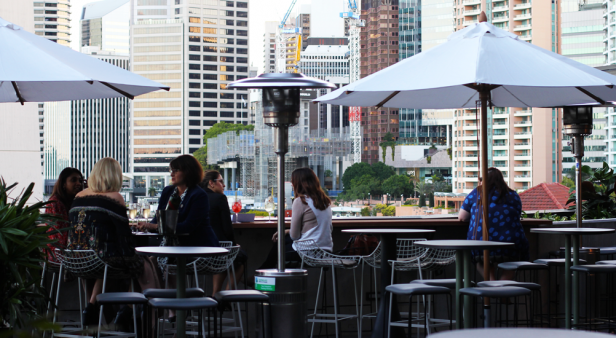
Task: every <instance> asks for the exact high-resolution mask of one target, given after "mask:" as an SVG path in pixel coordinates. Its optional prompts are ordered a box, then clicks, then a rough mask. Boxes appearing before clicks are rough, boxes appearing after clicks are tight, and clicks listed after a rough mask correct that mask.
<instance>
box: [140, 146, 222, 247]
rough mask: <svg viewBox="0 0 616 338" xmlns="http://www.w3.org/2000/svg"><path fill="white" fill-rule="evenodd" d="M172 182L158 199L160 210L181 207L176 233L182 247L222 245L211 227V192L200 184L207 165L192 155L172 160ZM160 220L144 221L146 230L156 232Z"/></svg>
mask: <svg viewBox="0 0 616 338" xmlns="http://www.w3.org/2000/svg"><path fill="white" fill-rule="evenodd" d="M169 168H170V172H171V183H172V185H170V186H167V187H165V189H163V192H162V194H161V196H160V199H159V200H158V210H167V209H169V208H170V209H177V210H179V216H178V224H177V228H176V233H178V234H189V235H188V236H179V243H180V245H181V246H219V243H218V237H216V234H215V233H214V230H213V229H212V227H211V226H210V215H209V209H210V205H209V202H208V196H207V193H206V192H205V191H204V190H203V189H201V187H200V186H199V183H200V182H201V181H202V180H203V168H202V167H201V164H199V161H197V160H196V159H195V158H194V157H193V156H191V155H181V156H179V157H177V158H175V159H174V160H173V161H171V163H169ZM157 223H158V220H157V219H156V216H154V218H153V219H152V222H150V223H147V222H140V223H139V224H138V228H139V229H140V230H142V231H144V230H150V231H155V230H156V229H157V228H158V226H157Z"/></svg>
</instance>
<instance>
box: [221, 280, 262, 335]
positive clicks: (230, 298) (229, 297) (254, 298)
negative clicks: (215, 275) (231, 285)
mask: <svg viewBox="0 0 616 338" xmlns="http://www.w3.org/2000/svg"><path fill="white" fill-rule="evenodd" d="M214 298H215V299H216V301H217V302H218V310H219V311H220V335H221V336H222V313H223V311H224V309H225V304H227V303H240V302H244V303H261V332H262V333H263V334H262V335H261V336H262V337H265V336H266V335H265V310H264V306H263V305H264V304H265V303H268V302H269V296H268V295H266V294H264V293H263V292H260V291H256V290H225V291H220V292H217V293H216V294H215V295H214ZM270 318H271V316H270Z"/></svg>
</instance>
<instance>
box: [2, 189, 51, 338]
mask: <svg viewBox="0 0 616 338" xmlns="http://www.w3.org/2000/svg"><path fill="white" fill-rule="evenodd" d="M16 185H17V183H15V184H12V185H10V186H7V185H6V182H5V181H4V180H3V179H2V178H0V276H2V278H0V289H1V290H2V292H0V316H1V319H2V322H1V323H0V331H1V330H4V331H5V332H3V334H18V332H19V331H22V332H23V331H26V330H29V332H30V333H32V331H31V330H32V328H33V327H38V328H43V327H45V328H47V329H50V328H51V326H50V323H48V322H46V321H45V319H44V318H42V317H43V315H44V314H45V312H46V310H47V306H46V303H47V298H48V297H47V294H48V293H47V292H46V291H45V290H44V289H43V287H42V286H41V271H42V268H41V264H42V263H43V262H44V261H45V259H46V257H47V251H48V250H49V249H48V246H47V245H48V244H51V243H54V242H55V240H51V239H49V237H48V235H49V234H48V233H47V231H48V230H49V229H50V225H53V224H54V222H55V220H56V219H57V217H54V216H51V215H47V214H41V209H42V208H44V207H45V206H46V205H47V204H48V203H49V202H37V203H34V204H31V205H27V202H28V200H29V199H30V196H32V189H33V187H34V183H31V184H30V185H29V186H28V187H27V188H26V189H25V190H24V191H23V192H22V193H21V194H19V195H18V196H17V197H15V198H10V197H9V196H8V195H9V192H10V191H11V190H12V189H14V188H15V186H16ZM54 231H55V230H54ZM43 323H47V324H43ZM48 324H49V325H48ZM7 331H8V332H7ZM0 335H2V334H0Z"/></svg>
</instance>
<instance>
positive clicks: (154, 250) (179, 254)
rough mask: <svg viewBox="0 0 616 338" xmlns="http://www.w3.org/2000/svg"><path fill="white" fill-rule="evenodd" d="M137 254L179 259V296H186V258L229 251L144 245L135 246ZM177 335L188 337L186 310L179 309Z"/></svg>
mask: <svg viewBox="0 0 616 338" xmlns="http://www.w3.org/2000/svg"><path fill="white" fill-rule="evenodd" d="M135 251H136V252H137V254H139V255H142V256H154V257H174V258H176V260H177V262H176V263H177V272H176V276H177V277H176V278H177V285H176V289H177V293H176V297H177V298H185V297H186V258H191V257H214V256H221V255H224V254H226V253H228V252H229V250H227V249H225V248H219V247H200V246H142V247H138V248H135ZM176 316H177V317H176V319H177V320H176V323H177V337H178V338H185V337H186V311H177V314H176Z"/></svg>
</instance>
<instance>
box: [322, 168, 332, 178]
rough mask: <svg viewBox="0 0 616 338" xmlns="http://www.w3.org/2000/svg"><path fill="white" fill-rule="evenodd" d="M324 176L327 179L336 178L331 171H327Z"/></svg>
mask: <svg viewBox="0 0 616 338" xmlns="http://www.w3.org/2000/svg"><path fill="white" fill-rule="evenodd" d="M323 175H324V176H325V177H332V176H334V173H332V171H331V170H329V169H327V170H325V173H324V174H323Z"/></svg>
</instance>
